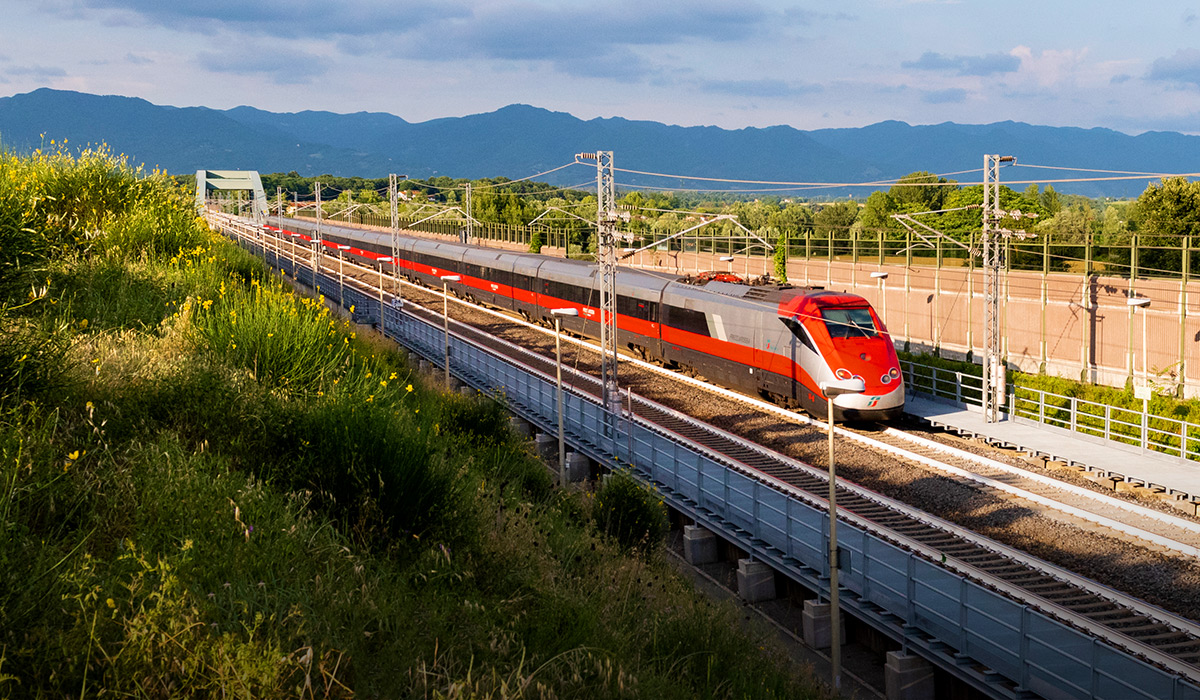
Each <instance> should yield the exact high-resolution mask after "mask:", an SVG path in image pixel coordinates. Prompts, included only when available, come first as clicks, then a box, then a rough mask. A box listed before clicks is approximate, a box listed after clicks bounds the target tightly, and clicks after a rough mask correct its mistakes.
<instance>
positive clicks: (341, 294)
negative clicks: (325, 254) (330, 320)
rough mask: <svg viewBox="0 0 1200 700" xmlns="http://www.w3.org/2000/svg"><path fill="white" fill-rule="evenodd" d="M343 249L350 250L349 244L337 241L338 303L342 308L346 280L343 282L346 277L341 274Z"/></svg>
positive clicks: (344, 302) (344, 301) (344, 306)
mask: <svg viewBox="0 0 1200 700" xmlns="http://www.w3.org/2000/svg"><path fill="white" fill-rule="evenodd" d="M343 250H350V246H348V245H342V244H340V243H339V244H338V247H337V252H338V303H339V304H341V305H342V308H343V309H344V308H346V282H345V279H346V278H345V277H343V276H342V251H343Z"/></svg>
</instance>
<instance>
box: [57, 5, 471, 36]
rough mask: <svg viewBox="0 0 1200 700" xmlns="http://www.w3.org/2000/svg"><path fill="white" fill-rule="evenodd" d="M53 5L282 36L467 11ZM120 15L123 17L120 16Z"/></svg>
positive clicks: (399, 25)
mask: <svg viewBox="0 0 1200 700" xmlns="http://www.w3.org/2000/svg"><path fill="white" fill-rule="evenodd" d="M50 9H51V10H52V11H55V12H57V13H59V14H61V15H64V16H69V17H81V16H86V15H87V14H88V13H89V11H90V12H95V11H109V12H115V13H117V15H116V16H110V17H106V18H104V19H105V21H110V22H117V23H122V21H123V20H124V21H128V20H130V19H134V18H136V19H140V20H141V21H143V22H146V23H149V24H154V25H160V26H164V27H169V28H171V29H175V30H179V31H187V32H192V33H202V34H215V33H217V32H218V31H222V30H232V31H237V32H241V33H246V34H253V35H260V36H278V37H283V38H296V37H309V36H322V37H324V36H330V35H349V36H370V35H377V34H395V33H400V32H403V31H406V30H408V29H411V28H413V27H418V26H420V25H422V24H425V23H427V22H429V21H432V20H437V19H442V18H445V17H455V16H463V15H465V14H467V13H468V9H467V4H466V3H465V0H439V2H437V3H398V2H394V0H357V1H356V2H340V3H339V2H326V1H325V0H253V1H252V2H246V1H245V0H211V1H208V2H205V1H204V0H170V1H169V2H164V1H163V0H59V1H58V2H55V3H53V4H52V5H51V6H50ZM122 15H123V17H122Z"/></svg>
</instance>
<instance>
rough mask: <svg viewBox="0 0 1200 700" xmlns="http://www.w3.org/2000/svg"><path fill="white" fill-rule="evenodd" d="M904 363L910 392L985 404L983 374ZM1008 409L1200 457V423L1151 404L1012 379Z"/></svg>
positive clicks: (1134, 443)
mask: <svg viewBox="0 0 1200 700" xmlns="http://www.w3.org/2000/svg"><path fill="white" fill-rule="evenodd" d="M900 368H901V369H902V370H903V372H904V377H905V379H906V381H907V382H908V384H907V388H908V391H909V392H910V393H915V394H921V395H924V396H928V397H930V398H933V399H937V400H939V401H947V402H950V403H954V404H956V405H958V406H961V407H964V408H965V407H968V406H982V405H983V400H982V396H983V390H982V389H981V386H980V385H981V382H982V379H981V378H980V377H979V375H976V374H971V373H967V372H961V371H958V370H952V369H946V368H942V367H933V366H930V365H925V364H920V363H915V362H908V361H905V360H901V361H900ZM1002 410H1003V411H1004V413H1006V414H1008V416H1010V417H1012V418H1015V419H1017V420H1024V421H1031V422H1034V423H1038V424H1041V425H1045V426H1050V427H1053V428H1059V429H1061V430H1067V431H1070V432H1072V433H1077V434H1079V435H1082V436H1087V437H1091V438H1095V439H1098V440H1111V441H1114V442H1119V443H1121V444H1124V445H1130V446H1133V447H1139V448H1141V449H1143V450H1147V451H1152V452H1161V453H1162V454H1166V455H1171V456H1173V457H1179V458H1182V459H1191V460H1200V425H1198V424H1196V423H1191V422H1189V421H1185V420H1181V419H1178V418H1171V417H1169V416H1161V415H1157V414H1154V413H1150V412H1149V411H1148V410H1147V406H1146V405H1145V404H1143V406H1142V407H1140V408H1128V407H1124V406H1114V405H1111V404H1103V403H1098V402H1095V401H1088V400H1087V399H1081V398H1079V397H1075V396H1065V395H1063V394H1056V393H1054V392H1051V391H1045V390H1042V389H1034V388H1031V387H1023V386H1014V385H1012V384H1010V385H1009V386H1008V395H1007V396H1006V398H1005V401H1004V405H1003V409H1002Z"/></svg>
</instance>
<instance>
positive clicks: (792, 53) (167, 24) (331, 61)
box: [0, 0, 1200, 134]
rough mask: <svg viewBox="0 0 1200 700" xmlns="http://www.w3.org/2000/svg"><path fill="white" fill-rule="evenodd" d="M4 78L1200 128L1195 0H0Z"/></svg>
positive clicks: (454, 107) (30, 82) (698, 120)
mask: <svg viewBox="0 0 1200 700" xmlns="http://www.w3.org/2000/svg"><path fill="white" fill-rule="evenodd" d="M0 18H3V19H2V24H0V95H12V94H16V93H21V92H28V91H30V90H33V89H36V88H39V87H53V88H60V89H69V90H80V91H84V92H92V93H100V94H119V95H129V96H135V97H141V98H144V99H147V100H149V101H151V102H154V103H157V104H170V105H177V106H192V105H204V106H209V107H215V108H228V107H234V106H237V105H242V104H248V105H252V106H255V107H260V108H262V109H268V110H272V111H289V112H290V111H299V110H303V109H320V110H329V111H335V112H356V111H373V112H391V113H393V114H397V115H399V116H401V117H403V118H405V119H407V120H409V121H424V120H428V119H434V118H438V117H448V116H461V115H465V114H474V113H479V112H488V111H492V110H495V109H498V108H500V107H503V106H504V105H507V104H512V103H525V104H532V105H535V106H538V107H544V108H547V109H551V110H555V111H560V112H569V113H571V114H574V115H575V116H578V117H581V118H585V119H590V118H592V117H612V116H619V117H625V118H628V119H648V120H654V121H661V122H666V123H669V124H680V125H686V126H692V125H715V126H720V127H724V128H741V127H747V126H758V127H763V126H771V125H776V124H787V125H791V126H794V127H797V128H800V129H818V128H826V127H855V126H863V125H866V124H872V123H875V122H879V121H884V120H888V119H896V120H901V121H905V122H908V123H910V124H936V123H941V122H945V121H954V122H959V123H988V122H995V121H1003V120H1010V119H1011V120H1016V121H1024V122H1029V123H1033V124H1045V125H1051V126H1079V127H1095V126H1100V127H1108V128H1112V129H1116V130H1119V131H1123V132H1126V133H1132V134H1137V133H1141V132H1144V131H1150V130H1172V131H1182V132H1185V133H1200V1H1197V2H1177V1H1174V0H1165V1H1164V0H1154V1H1153V2H1148V1H1143V2H1140V3H1119V2H1111V1H1105V0H1093V1H1090V2H1083V1H1079V0H1073V1H1069V2H1068V1H1058V2H1056V1H1054V0H1041V1H1039V2H1027V1H1025V0H1013V1H1010V2H1003V3H1001V2H992V1H987V0H960V1H953V0H857V1H856V0H847V1H845V2H840V3H833V2H822V3H818V2H778V1H774V0H757V1H756V0H720V1H716V0H684V1H683V2H680V1H678V0H676V1H675V2H655V1H654V0H641V1H640V2H638V1H634V0H608V1H607V2H578V1H571V0H437V1H436V2H426V3H408V2H397V1H396V0H342V1H341V2H329V1H328V0H258V1H255V0H207V1H204V2H201V1H200V0H0Z"/></svg>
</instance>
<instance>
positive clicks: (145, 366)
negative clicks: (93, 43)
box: [0, 151, 817, 698]
mask: <svg viewBox="0 0 1200 700" xmlns="http://www.w3.org/2000/svg"><path fill="white" fill-rule="evenodd" d="M0 326H2V329H0V696H5V697H7V696H12V697H85V696H87V697H93V696H98V695H110V696H113V695H116V696H132V697H177V696H215V695H220V696H221V697H255V698H259V697H268V698H270V697H349V696H353V695H361V696H365V697H389V698H393V697H422V698H425V697H429V698H433V697H447V698H468V697H470V698H624V697H630V698H632V697H654V698H691V697H717V698H735V697H736V698H742V697H754V698H772V697H789V698H792V697H812V696H814V695H816V694H817V692H816V691H815V690H814V686H813V684H812V682H811V681H810V680H808V679H807V677H806V676H804V675H803V674H802V673H800V672H799V671H797V669H795V668H792V667H791V666H790V663H789V662H787V661H785V660H782V659H780V658H777V657H776V656H775V655H774V654H773V652H771V651H770V649H771V648H772V647H771V645H770V644H769V643H767V641H766V639H765V638H763V637H759V636H754V635H750V634H748V633H744V632H739V631H735V630H737V629H738V627H739V626H738V622H740V620H741V617H740V613H739V612H738V611H737V609H736V608H735V607H734V606H731V605H728V606H727V605H714V604H712V603H710V602H707V601H706V600H705V599H703V598H701V597H698V596H697V595H696V593H695V592H694V591H693V590H692V589H691V588H690V586H689V585H688V584H687V583H685V582H683V581H681V580H680V579H679V578H677V576H675V575H674V574H673V573H672V569H671V568H670V567H669V566H668V565H667V564H666V563H665V562H664V560H663V556H664V555H663V552H662V547H661V544H660V543H659V542H657V541H656V540H655V539H654V538H653V537H650V536H647V534H646V533H653V532H661V528H662V518H663V514H662V506H661V503H660V502H659V501H658V500H657V499H656V498H655V497H654V496H653V494H651V493H649V492H647V491H646V490H644V489H642V488H640V487H638V486H636V484H631V482H629V481H628V480H627V479H626V478H617V479H615V480H613V481H612V482H611V486H610V487H605V489H603V490H602V491H601V492H600V493H599V494H598V495H597V496H596V497H595V498H591V497H588V496H585V495H581V494H567V493H563V492H560V491H558V490H556V489H554V488H552V484H551V480H550V478H549V476H548V474H547V472H546V470H545V468H544V467H543V466H542V465H541V464H539V463H538V462H536V461H535V460H534V459H533V458H532V457H531V456H530V454H529V452H528V449H527V447H526V446H525V445H524V444H523V443H522V442H520V441H519V440H516V439H514V438H513V437H512V436H511V434H510V433H509V431H508V428H507V416H506V414H505V413H504V411H503V409H502V408H501V407H500V406H498V405H497V404H496V403H495V402H492V401H486V400H476V399H469V398H465V397H461V396H457V395H446V394H443V393H440V392H439V391H437V390H436V389H435V388H433V387H431V386H425V385H424V384H423V383H422V382H421V381H420V380H419V378H418V377H416V376H414V375H413V373H412V372H411V370H410V369H409V368H408V366H407V365H406V364H405V363H404V361H403V359H402V357H400V356H398V355H397V354H395V353H393V352H392V351H390V350H388V349H386V348H385V347H383V346H380V345H376V344H373V343H372V342H369V341H368V340H367V339H364V338H361V337H356V334H355V333H354V331H353V329H352V328H351V327H348V326H347V325H346V324H345V323H343V322H340V321H338V320H337V319H335V318H332V317H331V316H330V314H329V312H328V310H327V308H326V307H325V306H324V305H323V304H321V303H320V302H319V301H316V300H311V299H307V298H302V297H297V296H294V295H293V294H292V293H291V291H290V288H289V287H288V286H287V285H286V281H281V280H279V278H278V277H275V276H272V275H271V274H270V273H269V272H268V271H267V270H265V269H264V268H263V267H262V266H261V264H260V263H259V262H258V261H256V260H255V259H253V258H251V257H249V256H248V255H246V254H245V253H243V252H242V251H240V250H238V249H237V248H235V247H233V246H232V245H230V244H228V243H226V242H225V241H223V240H222V239H219V238H218V237H216V236H215V235H214V234H212V233H210V232H209V231H208V230H207V228H206V227H205V226H204V224H203V222H202V221H201V220H198V219H197V218H196V216H195V213H194V210H193V209H192V204H191V201H190V199H189V196H188V193H186V192H183V191H181V190H179V189H177V188H176V187H175V186H174V185H173V184H168V182H167V181H166V180H165V179H164V178H161V177H159V176H157V175H150V176H145V177H144V176H143V175H142V174H141V173H138V172H135V171H133V170H131V169H130V168H128V167H126V165H125V164H124V163H123V162H122V161H121V160H120V159H117V158H114V157H112V156H111V155H109V154H107V153H105V152H103V151H85V152H82V153H79V154H77V155H71V154H68V153H66V152H65V151H55V152H52V153H37V154H35V155H34V156H32V157H30V158H17V157H15V156H12V155H6V154H3V153H0ZM596 503H602V504H603V507H600V506H597V505H595V504H596ZM622 503H624V504H626V505H627V506H628V507H633V508H636V509H637V511H638V513H639V514H640V515H639V521H638V522H644V523H645V525H644V527H638V528H633V529H631V528H630V527H629V521H628V520H622V519H620V518H614V517H613V514H614V513H621V512H625V511H624V509H623V508H622ZM764 647H765V648H766V650H765V651H764Z"/></svg>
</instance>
